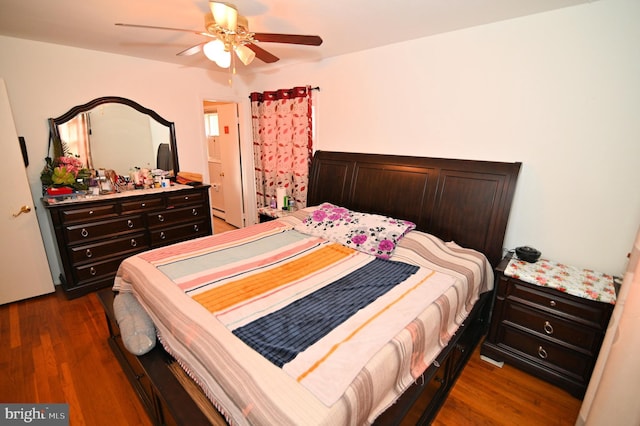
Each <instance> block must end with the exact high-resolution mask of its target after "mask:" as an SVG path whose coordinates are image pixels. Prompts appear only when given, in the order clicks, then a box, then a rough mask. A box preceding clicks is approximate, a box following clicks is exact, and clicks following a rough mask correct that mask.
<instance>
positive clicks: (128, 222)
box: [127, 219, 133, 228]
mask: <svg viewBox="0 0 640 426" xmlns="http://www.w3.org/2000/svg"><path fill="white" fill-rule="evenodd" d="M127 226H128V227H129V228H133V221H132V220H131V219H129V220H127Z"/></svg>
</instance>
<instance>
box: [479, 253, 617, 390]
mask: <svg viewBox="0 0 640 426" xmlns="http://www.w3.org/2000/svg"><path fill="white" fill-rule="evenodd" d="M509 261H510V258H505V259H503V260H502V262H501V263H500V264H499V265H498V267H497V268H496V271H495V272H496V274H495V277H496V278H495V279H496V299H495V305H494V309H493V314H492V318H491V325H490V329H489V334H488V336H487V337H486V338H485V341H484V343H483V344H482V348H481V354H482V355H484V356H486V357H488V358H491V359H493V360H495V361H500V362H506V363H508V364H511V365H513V366H515V367H517V368H519V369H521V370H523V371H526V372H528V373H530V374H532V375H534V376H536V377H538V378H541V379H543V380H546V381H548V382H550V383H552V384H554V385H556V386H558V387H560V388H563V389H565V390H567V391H568V392H569V393H571V394H572V395H573V396H575V397H577V398H582V397H583V396H584V393H585V391H586V388H587V385H588V384H589V379H590V377H591V373H592V371H593V367H594V365H595V361H596V358H597V357H598V352H599V350H600V345H601V344H602V340H603V338H604V334H605V332H606V329H607V325H608V323H609V318H610V317H611V313H612V311H613V307H614V304H613V303H612V301H611V300H610V299H611V298H613V300H615V293H614V294H613V295H611V294H610V293H611V291H612V290H611V289H612V288H613V282H611V287H610V288H606V289H605V290H606V292H607V296H608V300H606V301H597V300H591V299H592V298H597V299H599V298H600V295H599V294H598V292H599V291H600V290H597V291H596V290H593V288H592V287H590V283H588V284H587V285H586V287H588V289H587V290H586V291H587V293H586V294H585V295H582V294H581V295H574V294H569V292H568V291H567V287H566V286H564V285H561V286H558V287H557V288H553V287H550V286H547V285H548V282H547V281H546V279H545V278H544V276H543V277H539V278H538V279H539V281H540V283H535V284H534V283H531V282H526V281H525V280H524V279H522V277H518V274H513V273H511V271H509V273H505V270H507V269H508V266H509ZM523 265H524V263H523ZM515 266H516V267H517V265H515ZM561 266H563V265H561ZM531 267H532V266H531ZM531 267H529V268H531ZM545 268H547V269H548V267H547V266H546V265H542V266H541V267H540V270H541V271H545V270H546V269H545ZM550 273H551V274H552V275H553V276H555V277H556V278H558V277H559V279H560V280H565V278H566V281H571V278H572V274H576V273H575V272H574V271H573V270H572V269H566V270H565V269H563V270H561V272H559V273H557V272H550ZM510 275H511V276H510ZM523 275H524V274H523ZM573 278H576V280H575V281H579V282H586V281H587V280H584V279H582V278H581V277H573ZM596 279H597V278H596ZM528 281H531V280H528ZM586 287H585V288H586ZM576 294H580V293H579V292H577V293H576Z"/></svg>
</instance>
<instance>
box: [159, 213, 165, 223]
mask: <svg viewBox="0 0 640 426" xmlns="http://www.w3.org/2000/svg"><path fill="white" fill-rule="evenodd" d="M158 220H159V221H160V222H164V216H162V215H161V214H159V215H158Z"/></svg>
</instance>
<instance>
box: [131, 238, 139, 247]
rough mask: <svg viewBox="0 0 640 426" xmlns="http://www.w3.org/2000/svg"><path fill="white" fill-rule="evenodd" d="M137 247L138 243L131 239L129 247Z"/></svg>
mask: <svg viewBox="0 0 640 426" xmlns="http://www.w3.org/2000/svg"><path fill="white" fill-rule="evenodd" d="M137 245H138V242H137V241H136V239H135V238H132V239H131V247H135V246H137Z"/></svg>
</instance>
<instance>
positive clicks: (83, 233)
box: [80, 228, 89, 238]
mask: <svg viewBox="0 0 640 426" xmlns="http://www.w3.org/2000/svg"><path fill="white" fill-rule="evenodd" d="M80 235H82V236H83V237H84V238H87V237H88V236H89V231H87V230H86V228H82V231H80Z"/></svg>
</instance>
